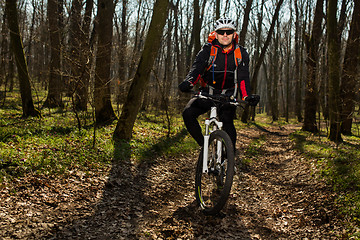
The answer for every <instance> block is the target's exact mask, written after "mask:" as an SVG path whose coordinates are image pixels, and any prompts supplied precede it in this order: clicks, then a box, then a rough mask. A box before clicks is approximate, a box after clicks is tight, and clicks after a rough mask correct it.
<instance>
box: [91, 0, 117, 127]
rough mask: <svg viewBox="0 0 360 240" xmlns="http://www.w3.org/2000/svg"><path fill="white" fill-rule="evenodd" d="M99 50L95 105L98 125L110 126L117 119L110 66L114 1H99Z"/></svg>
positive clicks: (96, 68)
mask: <svg viewBox="0 0 360 240" xmlns="http://www.w3.org/2000/svg"><path fill="white" fill-rule="evenodd" d="M97 15H98V18H99V23H98V24H99V25H98V26H99V27H98V32H97V33H98V48H97V55H96V67H95V89H94V105H95V117H96V123H97V124H108V123H110V122H112V121H113V120H115V119H116V115H115V112H114V109H113V107H112V105H111V94H110V81H111V79H110V64H111V48H112V37H113V22H112V20H113V15H114V3H113V0H99V1H98V14H97Z"/></svg>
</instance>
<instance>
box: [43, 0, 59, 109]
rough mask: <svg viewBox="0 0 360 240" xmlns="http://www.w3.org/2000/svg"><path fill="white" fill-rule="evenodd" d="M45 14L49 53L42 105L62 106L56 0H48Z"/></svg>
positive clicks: (50, 106)
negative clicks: (46, 87)
mask: <svg viewBox="0 0 360 240" xmlns="http://www.w3.org/2000/svg"><path fill="white" fill-rule="evenodd" d="M47 14H48V20H49V34H50V52H51V54H50V75H49V87H48V95H47V98H46V100H45V102H44V107H49V108H55V107H63V103H62V99H61V91H62V83H61V74H60V71H61V68H60V61H61V60H60V49H61V39H60V38H61V33H60V23H59V18H60V17H59V16H60V14H61V12H59V2H58V0H48V6H47Z"/></svg>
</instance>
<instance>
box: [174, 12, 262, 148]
mask: <svg viewBox="0 0 360 240" xmlns="http://www.w3.org/2000/svg"><path fill="white" fill-rule="evenodd" d="M214 31H215V39H214V40H212V41H211V42H210V43H208V44H205V45H204V46H203V48H202V49H201V50H200V51H199V53H198V54H197V56H196V59H195V61H194V63H193V65H192V67H191V69H190V71H189V73H188V75H187V76H186V78H185V80H184V81H183V82H182V83H180V84H179V89H180V91H182V92H189V91H191V89H192V88H193V86H194V85H196V83H198V82H200V84H201V87H200V92H204V93H207V94H210V95H220V94H225V95H227V96H229V97H231V96H234V95H235V96H234V97H236V95H237V92H239V93H240V96H241V99H243V100H246V101H248V102H249V104H250V105H254V106H255V105H256V104H257V102H258V100H257V99H256V98H255V97H253V96H252V95H251V94H250V92H251V90H250V79H249V54H248V53H247V51H246V49H245V48H244V47H242V46H239V45H238V44H237V42H236V40H235V39H236V38H235V35H236V33H235V31H236V24H235V21H234V20H232V19H231V18H228V17H222V18H220V19H218V20H217V21H216V22H215V26H214ZM236 48H240V52H241V61H237V59H236V56H235V49H236ZM211 51H215V52H217V53H216V56H214V54H212V55H213V56H214V57H213V58H211V53H210V52H211ZM211 61H213V62H212V63H211ZM236 61H237V63H236ZM209 62H210V63H209ZM208 65H210V66H208ZM235 74H236V75H235ZM212 105H213V103H212V102H211V100H209V99H204V98H197V97H193V98H192V99H191V100H190V101H189V102H188V104H187V105H186V107H185V109H184V111H183V119H184V123H185V126H186V128H187V130H188V131H189V133H190V135H191V136H192V137H193V138H194V139H195V140H196V142H197V143H198V144H199V145H200V146H201V147H202V146H203V144H204V138H203V134H202V131H201V127H200V125H199V122H198V121H197V118H198V116H200V115H201V114H204V113H206V112H208V111H209V110H210V108H211V107H212ZM235 113H236V106H234V105H231V104H229V103H226V104H223V105H222V106H221V107H220V111H219V119H220V121H222V122H223V130H225V131H226V132H227V133H228V134H229V136H230V138H231V140H232V142H233V144H234V149H235V142H236V129H235V126H234V117H235Z"/></svg>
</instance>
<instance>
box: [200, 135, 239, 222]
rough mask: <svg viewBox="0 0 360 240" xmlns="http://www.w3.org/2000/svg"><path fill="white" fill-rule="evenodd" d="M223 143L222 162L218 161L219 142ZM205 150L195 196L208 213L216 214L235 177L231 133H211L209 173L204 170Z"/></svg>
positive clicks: (201, 157)
mask: <svg viewBox="0 0 360 240" xmlns="http://www.w3.org/2000/svg"><path fill="white" fill-rule="evenodd" d="M219 143H221V145H222V151H221V154H222V156H221V163H218V162H217V161H216V159H217V156H218V153H217V149H218V144H219ZM202 166H203V151H201V153H200V156H199V159H198V163H197V166H196V176H195V196H196V201H197V203H198V205H199V206H200V207H201V208H202V209H203V211H204V212H205V213H206V214H210V215H214V214H217V213H218V212H220V211H221V209H222V208H223V207H224V205H225V203H226V201H227V199H228V197H229V194H230V190H231V186H232V182H233V177H234V147H233V144H232V141H231V139H230V137H229V135H228V134H227V133H226V132H225V131H223V130H216V131H214V132H212V133H211V134H210V139H209V154H208V169H209V171H208V173H203V172H202Z"/></svg>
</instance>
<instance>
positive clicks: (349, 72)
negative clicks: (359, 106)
mask: <svg viewBox="0 0 360 240" xmlns="http://www.w3.org/2000/svg"><path fill="white" fill-rule="evenodd" d="M359 56H360V2H359V1H354V10H353V15H352V20H351V24H350V33H349V37H348V40H347V46H346V52H345V57H344V65H343V66H344V68H343V72H342V81H341V85H340V91H341V95H340V97H341V101H342V105H343V107H342V124H341V133H343V134H346V135H351V127H352V118H353V112H354V111H355V101H356V87H357V85H358V84H359V81H358V80H357V76H358V66H359V62H360V60H359V58H360V57H359Z"/></svg>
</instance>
